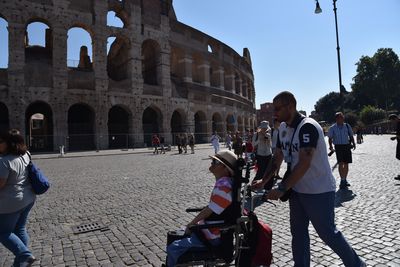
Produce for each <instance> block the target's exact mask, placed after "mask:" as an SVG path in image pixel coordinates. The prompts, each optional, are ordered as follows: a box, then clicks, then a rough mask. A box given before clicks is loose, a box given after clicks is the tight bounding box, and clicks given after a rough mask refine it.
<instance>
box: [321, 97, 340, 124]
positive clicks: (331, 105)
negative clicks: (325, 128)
mask: <svg viewBox="0 0 400 267" xmlns="http://www.w3.org/2000/svg"><path fill="white" fill-rule="evenodd" d="M341 102H342V98H341V97H340V94H339V93H337V92H330V93H329V94H327V95H325V96H323V97H322V98H320V99H319V100H318V101H317V103H316V104H315V105H314V109H315V113H316V116H317V117H318V118H319V120H323V121H327V122H333V121H335V113H336V112H338V111H339V110H340V105H341Z"/></svg>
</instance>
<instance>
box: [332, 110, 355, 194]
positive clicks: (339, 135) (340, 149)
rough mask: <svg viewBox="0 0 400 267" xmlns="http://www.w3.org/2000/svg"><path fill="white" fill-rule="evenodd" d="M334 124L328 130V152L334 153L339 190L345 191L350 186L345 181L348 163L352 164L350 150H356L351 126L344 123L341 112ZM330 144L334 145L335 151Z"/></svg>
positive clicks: (336, 116) (338, 113)
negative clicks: (337, 165)
mask: <svg viewBox="0 0 400 267" xmlns="http://www.w3.org/2000/svg"><path fill="white" fill-rule="evenodd" d="M335 119H336V123H335V124H333V125H332V126H331V127H330V128H329V130H328V142H329V150H330V151H335V152H336V158H337V162H338V164H339V168H338V169H339V175H340V186H339V187H340V189H345V188H347V187H348V186H350V184H349V182H348V181H347V175H348V173H349V163H352V162H353V159H352V155H351V149H352V148H353V150H354V149H356V143H355V142H354V134H353V131H352V129H351V126H350V125H349V124H347V123H345V122H344V115H343V113H342V112H337V113H336V114H335ZM332 144H334V145H335V149H334V148H333V146H332Z"/></svg>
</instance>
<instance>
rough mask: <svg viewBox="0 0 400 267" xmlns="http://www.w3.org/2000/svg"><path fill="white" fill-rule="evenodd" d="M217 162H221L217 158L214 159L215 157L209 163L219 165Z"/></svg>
mask: <svg viewBox="0 0 400 267" xmlns="http://www.w3.org/2000/svg"><path fill="white" fill-rule="evenodd" d="M219 164H222V163H221V162H220V161H219V160H216V159H211V165H213V166H214V165H219Z"/></svg>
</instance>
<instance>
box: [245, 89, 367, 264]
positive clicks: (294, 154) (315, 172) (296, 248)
mask: <svg viewBox="0 0 400 267" xmlns="http://www.w3.org/2000/svg"><path fill="white" fill-rule="evenodd" d="M273 105H274V114H275V117H276V119H277V120H278V121H279V122H281V125H280V127H279V135H278V144H277V147H276V151H275V154H274V156H273V163H272V164H271V165H270V167H269V168H268V169H267V172H266V175H264V177H263V179H262V180H258V181H254V182H253V186H252V187H253V188H255V189H257V188H262V187H263V186H264V185H265V184H266V183H267V182H268V180H270V179H272V177H273V175H274V172H275V171H276V169H277V168H278V167H279V166H280V165H281V163H282V161H283V159H285V161H286V162H287V164H288V169H287V173H286V174H285V177H286V179H285V178H284V180H282V182H281V183H279V184H278V187H277V188H274V189H272V190H271V191H270V192H269V193H268V194H267V198H268V199H272V200H277V199H279V198H282V197H283V196H284V195H287V194H288V192H291V194H290V197H289V209H290V231H291V234H292V253H293V260H294V266H296V267H308V266H310V236H309V232H308V226H309V223H310V222H311V223H312V225H313V226H314V228H315V230H316V232H317V234H318V236H319V237H320V238H321V239H322V240H323V241H324V242H325V244H327V245H328V246H329V247H330V248H331V249H332V250H333V251H334V252H335V253H336V254H337V255H338V256H339V257H340V258H341V260H342V261H343V264H344V266H346V267H364V266H366V264H365V262H364V261H362V260H361V259H360V257H359V256H358V255H357V253H356V252H355V251H354V249H353V248H352V247H351V246H350V244H349V243H348V242H347V240H346V239H345V237H344V236H343V234H342V233H341V232H340V231H339V230H338V229H337V228H336V225H335V189H336V186H335V178H334V176H333V174H332V170H331V167H330V165H329V161H328V154H327V148H326V144H325V139H324V132H323V130H322V128H321V126H320V125H319V124H318V123H317V122H316V121H315V120H314V119H311V118H306V117H303V116H302V115H301V114H300V113H299V112H298V111H297V108H296V99H295V97H294V95H293V94H292V93H290V92H287V91H285V92H281V93H279V94H278V95H277V96H275V98H274V99H273ZM289 190H291V191H289Z"/></svg>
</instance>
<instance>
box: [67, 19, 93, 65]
mask: <svg viewBox="0 0 400 267" xmlns="http://www.w3.org/2000/svg"><path fill="white" fill-rule="evenodd" d="M92 58H93V55H92V38H91V36H90V34H89V33H88V32H87V31H86V30H84V29H83V28H80V27H73V28H71V29H69V30H68V39H67V65H68V67H72V68H78V69H85V70H92Z"/></svg>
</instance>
